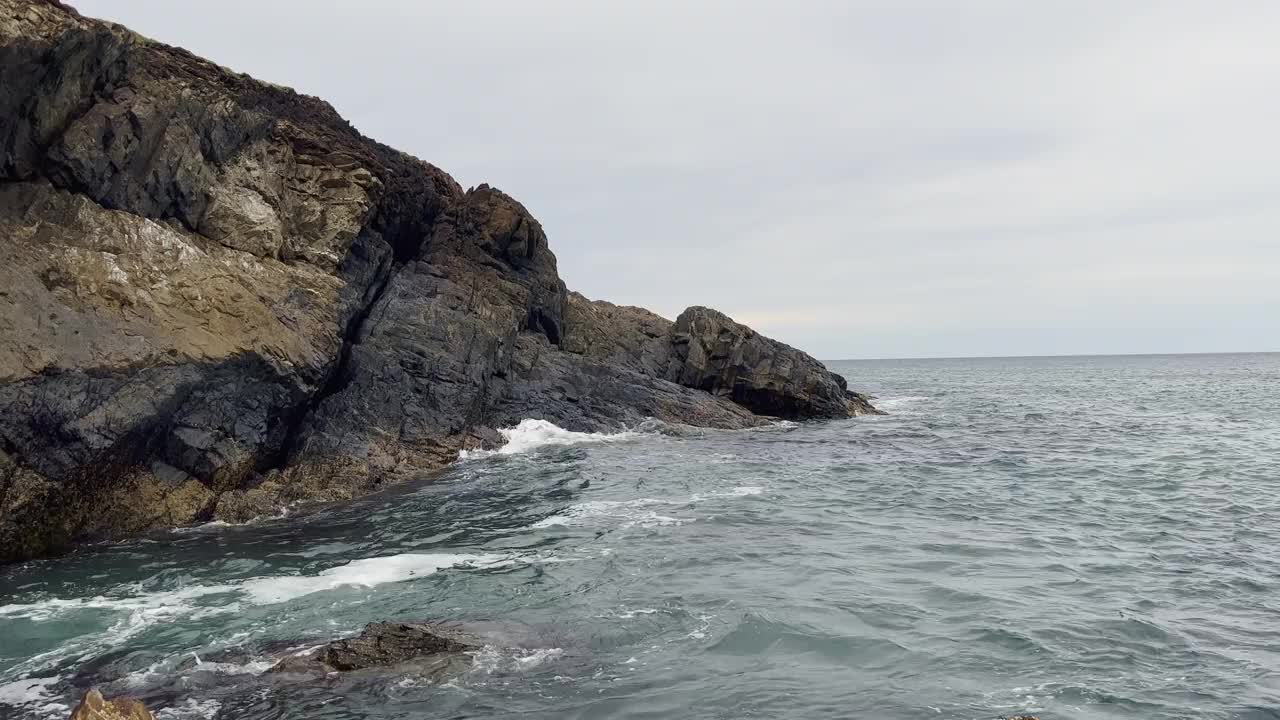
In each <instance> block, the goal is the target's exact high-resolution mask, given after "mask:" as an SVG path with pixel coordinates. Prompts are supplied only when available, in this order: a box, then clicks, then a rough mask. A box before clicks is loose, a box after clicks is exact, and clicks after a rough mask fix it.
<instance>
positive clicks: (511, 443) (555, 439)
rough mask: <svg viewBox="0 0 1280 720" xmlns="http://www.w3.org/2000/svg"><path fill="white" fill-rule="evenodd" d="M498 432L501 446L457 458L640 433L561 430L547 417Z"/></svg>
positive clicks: (623, 437) (485, 455)
mask: <svg viewBox="0 0 1280 720" xmlns="http://www.w3.org/2000/svg"><path fill="white" fill-rule="evenodd" d="M498 433H499V434H500V435H502V438H503V440H505V441H506V442H504V443H503V444H502V447H499V448H498V449H496V450H463V451H462V452H460V453H458V459H459V460H472V459H476V458H483V457H491V456H493V455H516V454H519V453H526V452H530V451H532V450H537V449H539V448H544V447H552V446H557V445H579V444H582V443H596V442H612V441H615V440H626V439H627V438H631V437H635V436H636V435H639V434H640V433H639V432H636V431H634V430H624V431H622V432H617V433H588V432H574V431H572V430H565V429H564V428H562V427H560V426H559V425H556V424H555V423H552V422H549V421H547V420H533V419H525V420H521V421H520V424H519V425H516V426H515V427H513V428H504V429H502V430H499V431H498Z"/></svg>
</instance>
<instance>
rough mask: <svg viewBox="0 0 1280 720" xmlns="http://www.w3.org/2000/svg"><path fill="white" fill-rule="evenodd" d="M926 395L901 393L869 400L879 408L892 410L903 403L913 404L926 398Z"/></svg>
mask: <svg viewBox="0 0 1280 720" xmlns="http://www.w3.org/2000/svg"><path fill="white" fill-rule="evenodd" d="M928 399H929V397H928V396H927V395H903V396H902V397H887V398H876V399H875V400H872V401H871V404H872V405H875V406H876V407H877V408H878V409H880V410H894V409H897V408H900V407H902V406H903V405H915V404H916V403H922V402H924V401H926V400H928Z"/></svg>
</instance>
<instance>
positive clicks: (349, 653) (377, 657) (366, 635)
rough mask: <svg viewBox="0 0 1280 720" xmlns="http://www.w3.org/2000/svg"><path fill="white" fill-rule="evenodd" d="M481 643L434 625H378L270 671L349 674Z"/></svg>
mask: <svg viewBox="0 0 1280 720" xmlns="http://www.w3.org/2000/svg"><path fill="white" fill-rule="evenodd" d="M477 648H479V645H478V644H475V643H474V642H472V641H468V640H467V639H464V638H462V637H461V636H460V635H458V634H457V633H455V632H453V631H451V630H449V629H447V628H445V627H443V626H440V625H436V624H432V623H405V622H377V623H370V624H369V625H367V626H365V628H364V630H363V631H361V633H360V634H359V635H357V636H355V637H352V638H344V639H342V640H335V641H333V642H330V643H328V644H326V645H323V646H321V647H319V648H316V649H315V650H312V651H309V652H306V653H303V654H301V655H293V656H290V657H287V658H285V659H283V660H281V661H280V662H278V663H276V664H275V666H274V667H272V668H271V670H270V672H273V673H280V672H290V673H315V672H334V671H339V672H346V671H350V670H364V669H367V668H374V667H387V666H390V665H400V664H402V663H407V662H413V661H420V660H423V659H424V658H429V656H437V655H446V654H447V655H458V654H459V653H462V652H465V651H467V650H475V649H477Z"/></svg>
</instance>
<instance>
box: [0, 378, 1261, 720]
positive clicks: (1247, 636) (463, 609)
mask: <svg viewBox="0 0 1280 720" xmlns="http://www.w3.org/2000/svg"><path fill="white" fill-rule="evenodd" d="M832 367H833V369H836V370H837V371H839V372H841V373H844V374H845V375H847V376H848V377H849V379H850V381H851V383H850V384H851V386H852V387H854V388H857V389H860V390H865V391H868V392H870V393H872V394H873V395H876V396H877V397H878V398H879V401H878V402H879V404H880V406H881V407H884V408H885V409H886V410H888V411H890V412H891V413H893V414H892V415H890V416H887V417H878V418H857V419H853V420H848V421H839V422H827V423H813V424H799V425H785V424H784V425H779V426H775V427H771V428H767V429H763V430H758V431H744V432H715V431H690V430H681V429H679V428H665V427H661V426H658V425H656V424H653V425H647V426H645V427H642V428H639V429H636V430H635V431H633V432H627V433H623V434H620V435H618V436H613V437H580V436H572V435H566V434H562V433H555V432H554V431H549V430H547V429H546V428H542V431H543V432H541V433H540V434H538V435H536V437H534V440H536V441H537V442H529V443H526V444H525V446H524V447H526V448H527V449H525V450H524V451H523V452H520V453H513V454H507V455H494V456H489V457H477V458H470V459H467V460H466V461H464V462H462V463H459V464H458V465H456V466H454V467H452V468H451V469H449V470H447V471H446V472H444V473H443V474H442V475H441V476H440V477H438V478H436V479H435V480H434V481H433V482H425V481H424V482H422V483H418V484H412V485H407V486H402V487H400V488H397V489H395V490H394V491H392V492H390V493H387V494H384V495H381V496H377V497H374V498H369V499H366V500H364V501H361V502H357V503H353V504H349V505H346V506H343V507H339V508H334V509H330V510H327V511H323V512H319V513H316V514H311V515H306V516H296V517H283V518H278V519H272V520H268V521H263V522H258V523H254V524H250V525H244V526H205V527H201V528H195V529H191V530H187V531H182V532H174V533H166V534H161V535H156V536H153V537H149V538H145V539H141V540H137V541H131V542H126V543H118V544H112V545H104V546H98V547H91V548H87V549H85V550H84V551H82V552H78V553H76V554H74V555H71V556H69V557H64V558H60V559H55V560H48V561H41V562H35V563H29V564H26V565H23V566H16V567H10V568H6V569H3V570H0V717H4V718H6V719H7V718H46V717H64V716H65V715H66V713H67V707H68V705H70V704H72V703H73V702H74V701H73V698H74V697H75V696H77V695H78V694H79V692H80V691H81V690H82V688H83V687H85V686H86V685H88V684H90V683H96V684H99V685H101V686H102V687H103V688H104V690H105V691H107V694H108V695H110V694H113V693H117V694H131V695H135V696H138V697H142V698H144V699H145V700H147V702H148V703H149V704H150V705H151V706H152V707H153V708H158V709H159V712H158V716H159V717H160V718H162V719H163V718H171V719H172V718H193V719H194V718H225V719H226V720H231V719H233V718H234V719H235V720H256V719H263V718H353V719H354V718H480V717H484V718H490V717H515V716H517V715H519V716H522V717H534V718H613V717H617V718H673V717H690V718H745V717H759V718H797V719H798V718H821V717H830V718H846V717H852V718H890V719H895V718H902V719H903V720H906V719H908V718H911V719H917V718H922V717H937V718H995V717H999V716H1001V715H1007V714H1016V713H1025V712H1031V713H1035V714H1037V715H1039V716H1040V717H1042V718H1046V719H1048V718H1078V719H1084V718H1144V719H1152V718H1156V719H1158V718H1280V499H1278V498H1280V492H1277V490H1278V489H1280V355H1275V354H1257V355H1204V356H1150V357H1081V358H1016V359H984V360H927V361H925V360H922V361H859V362H838V363H832ZM531 437H533V436H531ZM548 441H560V442H564V443H567V444H563V445H549V444H541V445H539V444H538V443H539V442H541V443H546V442H548ZM381 619H436V620H447V621H451V622H456V623H458V624H460V625H461V626H462V627H464V628H466V629H467V630H469V631H471V632H473V633H475V634H477V635H479V636H480V637H482V638H484V642H485V647H484V649H483V650H481V651H479V652H477V653H475V654H474V657H473V658H472V661H471V664H470V667H469V669H467V670H466V671H465V672H463V673H462V674H460V675H457V676H455V677H451V678H446V679H439V678H432V677H428V676H424V675H423V674H422V673H421V672H420V671H417V670H415V669H413V668H400V669H394V670H389V671H383V672H373V673H366V674H363V675H359V674H357V675H352V676H348V677H341V678H336V677H335V678H329V679H322V680H321V679H317V680H314V681H309V682H299V681H298V679H297V678H291V679H284V678H281V677H277V676H274V675H269V674H266V675H264V674H263V672H262V671H263V670H264V669H265V668H266V667H268V666H269V665H270V663H271V662H272V659H273V658H274V657H276V656H278V655H279V654H280V653H281V652H282V651H283V650H284V649H285V648H300V647H309V646H311V645H315V644H317V643H319V642H323V641H325V640H327V639H330V638H333V637H338V636H342V635H346V634H350V633H352V632H355V631H358V630H359V628H360V627H361V626H362V625H363V624H365V623H367V622H370V621H373V620H381ZM196 658H199V661H198V662H197V660H196Z"/></svg>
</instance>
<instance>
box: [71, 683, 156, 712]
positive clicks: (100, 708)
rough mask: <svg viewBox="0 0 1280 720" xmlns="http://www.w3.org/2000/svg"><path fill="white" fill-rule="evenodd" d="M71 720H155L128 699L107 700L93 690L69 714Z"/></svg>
mask: <svg viewBox="0 0 1280 720" xmlns="http://www.w3.org/2000/svg"><path fill="white" fill-rule="evenodd" d="M71 720H155V718H154V716H153V715H152V714H151V712H150V711H149V710H147V707H146V706H145V705H143V704H142V703H141V702H139V701H137V700H133V699H130V698H115V699H112V700H107V699H106V698H104V697H102V693H100V692H98V690H97V688H94V689H92V690H90V691H88V692H86V693H85V694H84V697H83V698H81V699H80V704H79V705H77V706H76V709H75V710H73V711H72V712H71Z"/></svg>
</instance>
